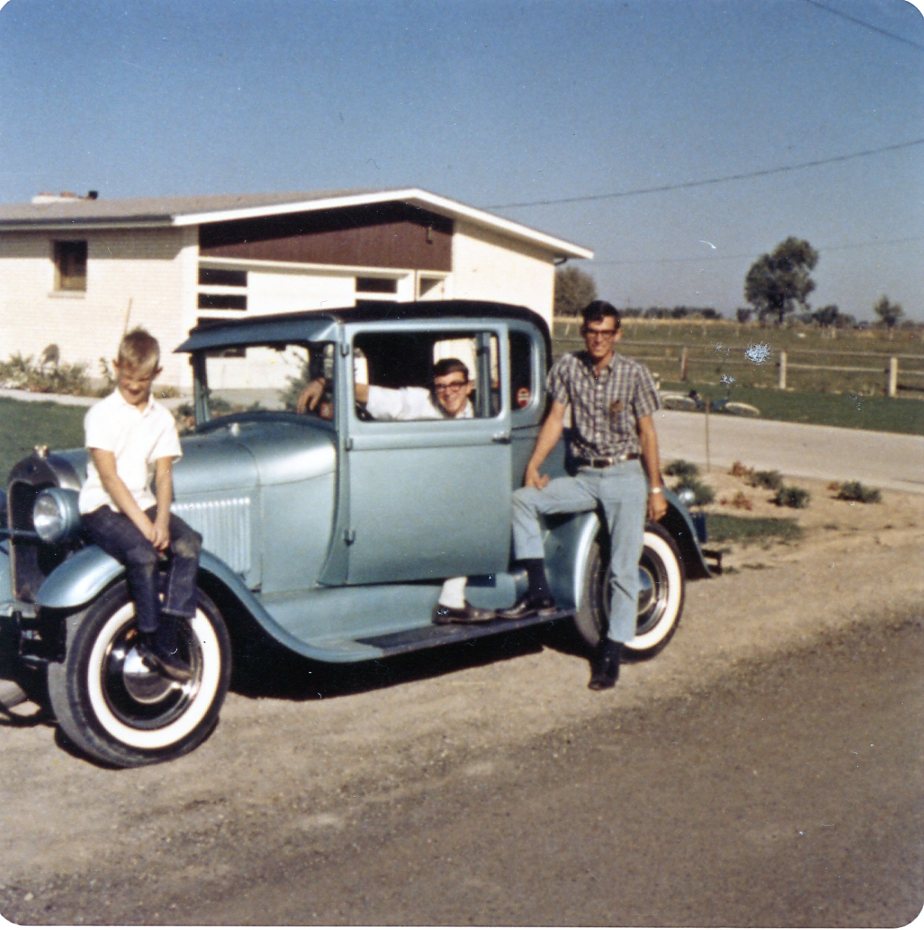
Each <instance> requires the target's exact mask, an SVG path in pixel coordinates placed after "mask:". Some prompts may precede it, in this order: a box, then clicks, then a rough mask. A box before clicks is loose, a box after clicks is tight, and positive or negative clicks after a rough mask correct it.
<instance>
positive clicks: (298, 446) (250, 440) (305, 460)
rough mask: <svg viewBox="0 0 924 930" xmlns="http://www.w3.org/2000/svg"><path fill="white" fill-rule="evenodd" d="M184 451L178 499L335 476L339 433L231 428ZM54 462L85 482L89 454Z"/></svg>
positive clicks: (176, 478) (72, 453)
mask: <svg viewBox="0 0 924 930" xmlns="http://www.w3.org/2000/svg"><path fill="white" fill-rule="evenodd" d="M182 446H183V457H182V458H181V459H180V461H179V462H177V463H176V465H175V466H174V469H173V486H174V491H175V493H176V496H177V498H188V497H190V496H194V495H196V494H201V493H204V492H215V491H243V490H247V489H250V488H255V487H260V486H265V485H269V484H288V483H289V482H293V481H302V480H304V479H306V478H314V477H318V476H320V475H326V474H330V473H331V472H333V470H334V466H335V464H336V442H335V436H334V433H332V432H331V431H330V430H326V429H323V428H321V427H315V426H313V425H311V424H310V423H286V422H274V423H249V422H245V423H230V424H229V425H228V426H219V427H217V428H216V429H213V430H211V431H209V432H207V433H201V434H199V435H191V436H184V437H183V439H182ZM55 458H57V459H63V460H64V461H65V462H66V463H67V464H68V465H70V466H71V468H73V469H74V471H75V472H76V475H77V478H78V482H79V484H83V482H84V481H86V477H87V451H86V449H68V450H66V451H62V452H59V453H57V454H56V456H55ZM60 483H62V484H64V483H65V482H64V481H61V482H60ZM67 484H68V485H70V482H69V481H68V482H67ZM71 486H73V485H71Z"/></svg>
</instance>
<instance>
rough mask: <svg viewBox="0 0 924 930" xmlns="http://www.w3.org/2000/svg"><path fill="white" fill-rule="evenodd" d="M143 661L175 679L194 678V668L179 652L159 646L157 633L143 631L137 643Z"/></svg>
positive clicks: (153, 668)
mask: <svg viewBox="0 0 924 930" xmlns="http://www.w3.org/2000/svg"><path fill="white" fill-rule="evenodd" d="M135 648H136V650H137V651H138V655H139V656H140V657H141V661H142V662H144V664H145V665H146V666H147V667H148V668H149V669H151V671H152V672H158V673H160V674H161V675H165V676H166V677H167V678H172V679H173V680H174V681H181V682H183V681H189V679H190V678H192V669H191V668H190V667H189V665H188V664H187V663H186V662H184V661H183V660H182V659H181V658H180V656H179V654H178V653H170V652H167V651H166V650H165V649H162V648H158V645H157V641H156V638H155V634H151V633H149V634H144V633H142V634H141V635H140V636H139V637H138V642H137V643H136V644H135Z"/></svg>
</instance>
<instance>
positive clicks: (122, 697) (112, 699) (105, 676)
mask: <svg viewBox="0 0 924 930" xmlns="http://www.w3.org/2000/svg"><path fill="white" fill-rule="evenodd" d="M136 638H137V632H136V630H135V628H134V626H133V625H132V624H131V623H127V624H125V625H123V626H122V627H120V629H119V630H118V632H117V633H116V635H115V636H114V637H113V639H112V641H111V642H110V644H109V647H108V649H107V650H106V654H105V658H104V660H103V665H102V667H101V669H100V674H101V678H102V680H101V684H102V689H103V695H104V697H105V699H106V703H107V705H108V706H109V709H110V710H111V711H112V713H113V714H114V715H115V716H116V717H118V718H119V720H121V721H122V722H123V723H125V724H127V725H129V726H132V727H136V728H139V729H156V728H158V727H164V726H166V725H167V724H169V723H170V722H171V721H173V720H176V719H177V718H178V717H180V716H181V715H182V714H183V713H184V711H185V710H186V708H187V707H189V705H190V703H192V701H193V699H194V697H195V696H196V693H197V692H198V689H199V686H200V683H201V680H202V654H201V652H200V650H199V649H198V647H197V645H196V643H195V640H193V639H192V638H191V637H189V636H188V635H181V637H180V640H181V646H180V653H181V655H183V657H184V658H185V659H186V660H187V661H188V662H189V663H190V666H191V667H192V672H193V674H192V678H191V679H190V681H188V682H185V683H183V684H180V683H179V682H176V681H173V680H172V679H170V678H167V677H165V676H163V675H161V674H159V673H158V672H156V671H154V670H152V669H150V668H148V666H147V665H146V664H145V663H144V662H143V661H142V659H141V657H140V656H139V655H138V651H137V649H136V648H135V645H134V643H135V640H136ZM190 642H191V645H186V643H190Z"/></svg>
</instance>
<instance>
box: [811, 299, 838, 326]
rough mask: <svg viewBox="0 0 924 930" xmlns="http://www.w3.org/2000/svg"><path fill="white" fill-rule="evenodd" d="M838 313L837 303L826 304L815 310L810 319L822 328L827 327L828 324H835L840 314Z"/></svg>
mask: <svg viewBox="0 0 924 930" xmlns="http://www.w3.org/2000/svg"><path fill="white" fill-rule="evenodd" d="M840 313H841V311H840V309H839V308H838V306H837V304H828V306H827V307H822V308H821V309H820V310H816V311H815V312H814V313H813V314H812V320H813V321H814V322H815V323H817V324H818V325H819V326H820V327H821V328H822V329H827V328H828V327H829V326H836V325H837V318H838V317H839V316H840Z"/></svg>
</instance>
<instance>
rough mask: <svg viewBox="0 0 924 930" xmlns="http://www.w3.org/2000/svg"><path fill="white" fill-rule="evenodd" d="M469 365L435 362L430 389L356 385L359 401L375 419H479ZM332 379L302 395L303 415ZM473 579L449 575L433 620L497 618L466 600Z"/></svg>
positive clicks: (448, 360)
mask: <svg viewBox="0 0 924 930" xmlns="http://www.w3.org/2000/svg"><path fill="white" fill-rule="evenodd" d="M474 387H475V386H474V383H473V382H472V380H471V378H470V376H469V372H468V367H467V366H466V365H465V363H464V362H462V361H461V360H460V359H457V358H444V359H440V360H439V361H438V362H436V363H435V364H434V366H433V370H432V374H431V381H430V388H429V389H427V388H424V387H403V388H384V387H379V386H378V385H375V384H362V383H359V382H357V383H356V384H355V385H354V392H355V396H356V400H357V402H358V403H361V404H364V405H365V409H366V412H367V413H368V414H369V416H371V417H372V418H373V419H374V420H439V419H453V418H456V419H460V420H463V419H470V418H471V417H473V416H474V415H475V414H474V410H473V408H472V402H471V394H472V391H473V390H474ZM328 389H329V385H328V379H327V378H326V377H323V376H321V377H318V378H315V379H313V380H312V381H310V382H309V383H308V384H307V386H306V387H305V389H304V390H303V391H302V393H301V395H300V396H299V398H298V403H297V405H296V410H298V412H299V413H306V412H308V411H314V410H315V408H316V407H317V406H318V404H319V403H320V402H321V399H322V397H324V395H325V393H326V392H327V391H328ZM466 581H467V579H466V578H465V577H464V576H462V577H458V578H447V579H446V580H445V581H444V582H443V589H442V591H441V592H440V596H439V599H438V600H437V603H436V606H435V607H434V608H433V622H434V623H440V624H447V623H487V622H489V621H491V620H494V619H495V616H496V614H495V613H494V611H493V610H484V609H482V608H480V607H473V606H472V605H471V604H469V603H468V601H467V600H466V599H465V584H466Z"/></svg>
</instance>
